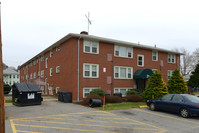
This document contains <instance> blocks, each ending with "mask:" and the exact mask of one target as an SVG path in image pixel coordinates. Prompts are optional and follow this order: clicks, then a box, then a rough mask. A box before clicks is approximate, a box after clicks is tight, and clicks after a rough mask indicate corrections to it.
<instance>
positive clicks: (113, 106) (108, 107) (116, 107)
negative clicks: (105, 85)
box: [95, 102, 146, 111]
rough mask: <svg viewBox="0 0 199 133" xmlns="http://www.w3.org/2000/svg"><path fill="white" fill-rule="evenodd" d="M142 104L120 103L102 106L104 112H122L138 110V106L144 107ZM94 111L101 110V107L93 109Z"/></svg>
mask: <svg viewBox="0 0 199 133" xmlns="http://www.w3.org/2000/svg"><path fill="white" fill-rule="evenodd" d="M144 105H146V103H144V102H122V103H111V104H106V105H105V106H104V110H105V111H108V110H122V109H131V108H139V106H144ZM95 109H98V110H103V107H95Z"/></svg>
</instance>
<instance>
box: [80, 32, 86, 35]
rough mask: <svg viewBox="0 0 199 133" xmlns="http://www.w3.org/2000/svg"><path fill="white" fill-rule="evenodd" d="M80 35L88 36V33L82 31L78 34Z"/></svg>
mask: <svg viewBox="0 0 199 133" xmlns="http://www.w3.org/2000/svg"><path fill="white" fill-rule="evenodd" d="M80 34H84V35H88V32H87V31H82V32H80Z"/></svg>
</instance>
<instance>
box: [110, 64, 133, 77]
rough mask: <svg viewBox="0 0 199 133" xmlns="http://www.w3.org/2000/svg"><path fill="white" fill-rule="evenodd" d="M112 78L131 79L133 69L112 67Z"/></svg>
mask: <svg viewBox="0 0 199 133" xmlns="http://www.w3.org/2000/svg"><path fill="white" fill-rule="evenodd" d="M114 78H115V79H133V67H123V66H115V67H114Z"/></svg>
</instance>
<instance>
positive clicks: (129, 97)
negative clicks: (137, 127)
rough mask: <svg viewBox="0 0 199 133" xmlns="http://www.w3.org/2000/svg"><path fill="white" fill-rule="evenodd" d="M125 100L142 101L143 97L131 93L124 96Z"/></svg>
mask: <svg viewBox="0 0 199 133" xmlns="http://www.w3.org/2000/svg"><path fill="white" fill-rule="evenodd" d="M126 100H127V102H143V101H144V99H143V97H141V96H140V95H138V94H132V95H127V96H126Z"/></svg>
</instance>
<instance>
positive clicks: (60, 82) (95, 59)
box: [20, 38, 178, 100]
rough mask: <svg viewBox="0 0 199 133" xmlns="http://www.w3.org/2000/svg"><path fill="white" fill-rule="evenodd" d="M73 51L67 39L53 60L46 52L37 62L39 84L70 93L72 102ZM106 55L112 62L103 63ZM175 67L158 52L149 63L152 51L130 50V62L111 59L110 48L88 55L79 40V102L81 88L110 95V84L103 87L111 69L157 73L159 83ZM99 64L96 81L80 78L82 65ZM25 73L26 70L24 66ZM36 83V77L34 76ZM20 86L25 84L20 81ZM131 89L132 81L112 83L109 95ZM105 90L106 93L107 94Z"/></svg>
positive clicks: (75, 44)
mask: <svg viewBox="0 0 199 133" xmlns="http://www.w3.org/2000/svg"><path fill="white" fill-rule="evenodd" d="M77 49H78V38H71V39H69V40H68V41H66V42H64V43H63V44H61V45H60V51H59V52H56V50H55V48H53V56H52V57H50V51H48V52H47V53H45V54H44V61H42V62H41V65H40V70H45V72H44V78H41V81H43V82H45V78H47V79H48V83H49V86H52V87H53V88H54V94H55V88H56V87H60V90H65V91H69V92H72V95H73V96H72V97H73V100H77ZM107 54H112V59H113V61H112V62H111V61H107ZM138 54H142V55H144V67H138V66H137V55H138ZM177 57H178V56H176V63H175V64H172V63H168V61H167V60H168V53H165V52H159V51H158V61H152V50H147V49H141V48H135V47H134V48H133V58H122V57H115V56H114V44H111V43H105V42H99V54H89V53H84V52H83V39H80V67H79V68H80V76H79V77H80V84H79V86H80V94H79V96H80V100H81V99H82V97H83V88H84V87H100V88H101V89H104V90H105V92H110V91H111V84H107V77H108V76H113V77H114V66H126V67H133V73H135V72H136V70H138V69H143V68H149V69H158V70H159V71H161V73H162V75H163V79H164V81H165V82H167V71H168V70H174V69H176V68H177V64H178V63H177ZM46 58H48V68H45V60H46ZM161 60H163V67H161V70H160V62H161ZM84 63H91V64H99V78H83V64H84ZM56 66H60V73H56ZM24 68H25V69H26V66H24ZM50 68H53V76H49V74H50ZM103 68H106V72H103ZM38 70H39V63H37V64H36V65H35V66H34V65H33V66H32V67H28V74H29V75H30V73H32V74H34V72H37V74H38ZM20 74H21V77H24V79H25V78H26V75H24V71H23V68H21V71H20ZM37 80H38V76H37ZM21 82H27V81H26V80H23V78H21ZM29 82H35V79H32V80H29ZM133 85H135V80H134V79H113V87H112V91H114V88H115V87H116V88H117V87H128V88H132V87H133ZM107 90H109V91H107Z"/></svg>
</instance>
